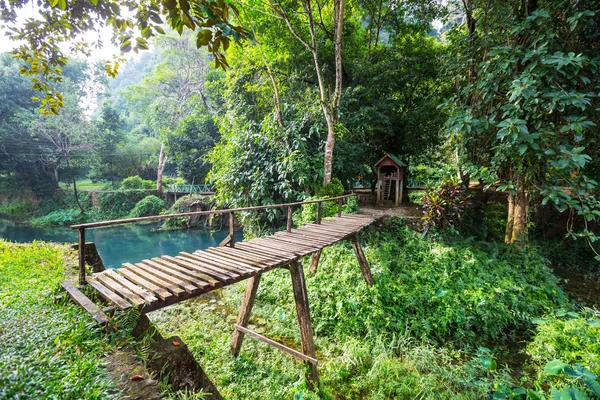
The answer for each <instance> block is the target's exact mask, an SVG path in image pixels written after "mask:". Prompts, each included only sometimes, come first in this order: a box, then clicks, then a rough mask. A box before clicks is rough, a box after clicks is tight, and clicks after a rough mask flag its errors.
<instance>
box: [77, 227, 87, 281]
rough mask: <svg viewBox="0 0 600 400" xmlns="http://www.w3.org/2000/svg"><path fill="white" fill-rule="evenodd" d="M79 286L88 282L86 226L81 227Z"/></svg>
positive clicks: (79, 237) (79, 236)
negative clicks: (86, 277)
mask: <svg viewBox="0 0 600 400" xmlns="http://www.w3.org/2000/svg"><path fill="white" fill-rule="evenodd" d="M78 239H79V286H84V285H85V284H86V280H85V228H79V233H78Z"/></svg>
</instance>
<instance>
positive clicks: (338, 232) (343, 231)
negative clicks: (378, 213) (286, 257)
mask: <svg viewBox="0 0 600 400" xmlns="http://www.w3.org/2000/svg"><path fill="white" fill-rule="evenodd" d="M355 229H356V228H352V229H349V228H343V227H339V226H338V227H337V228H331V227H324V226H323V225H307V226H304V227H302V229H301V231H302V233H304V234H309V235H314V234H319V235H323V237H327V238H333V239H337V238H340V237H344V236H347V235H349V234H350V233H352V232H354V230H355Z"/></svg>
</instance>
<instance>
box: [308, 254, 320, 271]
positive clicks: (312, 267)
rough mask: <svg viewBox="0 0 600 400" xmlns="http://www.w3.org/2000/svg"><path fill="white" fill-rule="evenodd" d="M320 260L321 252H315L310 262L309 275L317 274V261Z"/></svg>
mask: <svg viewBox="0 0 600 400" xmlns="http://www.w3.org/2000/svg"><path fill="white" fill-rule="evenodd" d="M320 258H321V250H317V251H315V252H314V253H313V255H312V259H311V260H310V269H309V271H310V273H311V274H314V273H316V272H317V267H318V266H319V259H320Z"/></svg>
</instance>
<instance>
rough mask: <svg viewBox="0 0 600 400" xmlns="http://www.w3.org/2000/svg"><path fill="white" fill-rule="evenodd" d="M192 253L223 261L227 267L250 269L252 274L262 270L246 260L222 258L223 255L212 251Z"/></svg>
mask: <svg viewBox="0 0 600 400" xmlns="http://www.w3.org/2000/svg"><path fill="white" fill-rule="evenodd" d="M194 255H196V256H200V257H204V258H207V259H210V260H214V261H215V262H219V263H223V265H227V266H228V267H230V266H235V267H238V268H241V269H245V270H248V271H250V272H251V273H253V274H254V273H256V272H260V271H262V268H261V267H257V266H255V265H252V264H250V263H247V262H242V260H231V259H229V258H224V257H221V256H219V254H218V253H213V252H210V253H208V252H206V251H202V250H198V251H195V252H194Z"/></svg>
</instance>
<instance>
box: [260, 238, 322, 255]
mask: <svg viewBox="0 0 600 400" xmlns="http://www.w3.org/2000/svg"><path fill="white" fill-rule="evenodd" d="M253 245H255V246H262V247H267V248H276V249H279V250H282V251H287V252H289V253H291V254H293V255H294V256H296V257H295V258H298V257H303V256H305V255H307V254H310V253H312V252H313V251H315V250H314V248H312V247H310V246H303V245H299V244H296V243H290V242H281V241H279V240H273V239H272V238H270V237H269V238H268V240H261V241H260V242H254V243H253Z"/></svg>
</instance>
